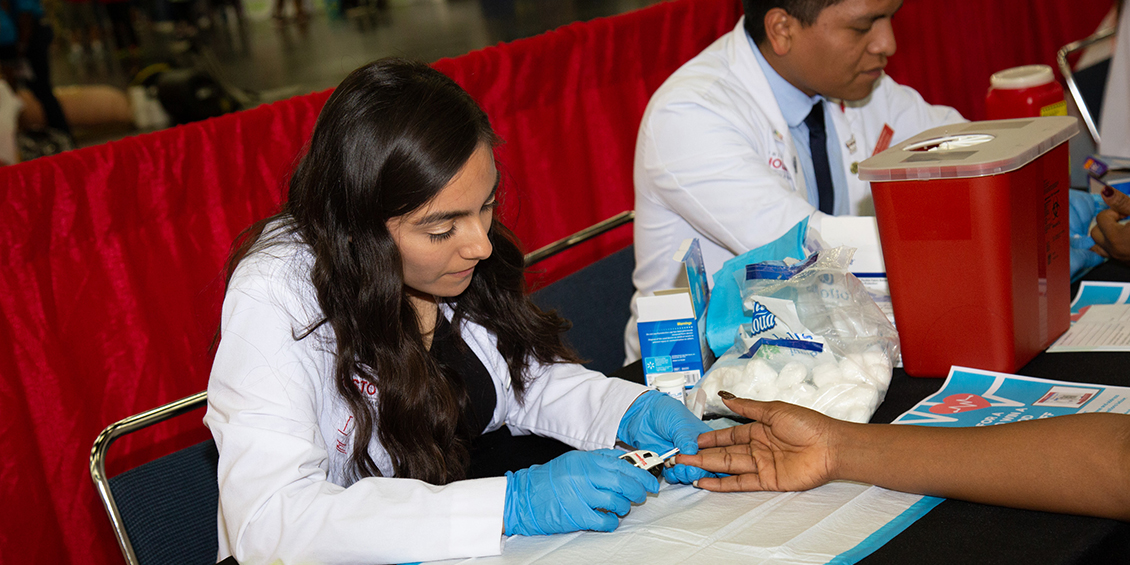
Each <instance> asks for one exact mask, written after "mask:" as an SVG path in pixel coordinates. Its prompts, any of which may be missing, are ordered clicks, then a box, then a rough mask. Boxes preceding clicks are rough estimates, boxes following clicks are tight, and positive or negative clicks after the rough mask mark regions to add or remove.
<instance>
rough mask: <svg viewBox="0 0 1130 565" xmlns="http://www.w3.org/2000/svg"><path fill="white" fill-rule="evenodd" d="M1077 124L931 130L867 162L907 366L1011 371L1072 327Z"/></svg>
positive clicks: (922, 373) (936, 372)
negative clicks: (1071, 159)
mask: <svg viewBox="0 0 1130 565" xmlns="http://www.w3.org/2000/svg"><path fill="white" fill-rule="evenodd" d="M1077 130H1078V126H1077V125H1076V120H1075V118H1071V117H1049V118H1027V119H1018V120H999V121H988V122H973V123H965V124H955V125H950V126H943V127H939V128H934V129H932V130H929V131H926V132H924V133H922V134H920V135H917V136H915V137H913V138H911V139H909V140H907V141H905V142H903V143H900V144H898V145H896V146H895V147H891V148H890V149H888V150H886V151H884V152H882V153H880V154H878V155H875V156H873V157H871V158H870V159H868V160H866V161H864V162H862V163H860V165H859V177H860V178H861V179H863V180H868V181H871V194H872V195H873V197H874V199H875V215H876V217H877V220H878V224H879V238H880V241H881V243H882V247H883V259H884V261H885V263H886V266H887V279H888V282H889V284H890V289H891V303H892V306H893V307H894V314H895V322H896V324H897V325H898V331H899V339H900V341H901V343H902V359H903V366H904V367H905V369H906V372H907V374H909V375H912V376H916V377H944V376H946V374H947V373H948V372H949V368H950V366H951V365H960V366H965V367H973V368H978V369H986V370H990V371H1001V372H1014V371H1015V370H1016V369H1019V368H1020V367H1022V366H1023V365H1024V364H1026V363H1027V362H1028V361H1030V360H1031V359H1032V358H1033V357H1035V356H1036V354H1038V353H1039V352H1041V351H1043V350H1044V349H1045V348H1047V346H1048V345H1050V344H1051V343H1052V342H1053V341H1054V340H1055V339H1056V338H1058V337H1059V336H1060V334H1062V333H1063V332H1065V331H1067V328H1068V325H1069V319H1068V316H1069V312H1070V300H1071V296H1070V284H1071V282H1070V267H1069V265H1068V252H1069V246H1068V238H1069V236H1068V225H1067V222H1068V216H1069V213H1068V204H1067V191H1068V189H1069V187H1070V184H1069V181H1070V179H1069V175H1068V167H1067V160H1068V151H1067V143H1066V142H1067V140H1068V138H1070V137H1071V136H1073V135H1075V133H1076V131H1077Z"/></svg>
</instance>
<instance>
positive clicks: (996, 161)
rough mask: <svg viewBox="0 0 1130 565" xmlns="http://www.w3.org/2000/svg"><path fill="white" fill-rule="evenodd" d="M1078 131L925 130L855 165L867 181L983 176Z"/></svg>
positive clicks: (1063, 125)
mask: <svg viewBox="0 0 1130 565" xmlns="http://www.w3.org/2000/svg"><path fill="white" fill-rule="evenodd" d="M1078 131H1079V125H1078V123H1077V120H1076V118H1073V117H1071V116H1049V117H1043V118H1022V119H1016V120H991V121H984V122H968V123H963V124H951V125H948V126H941V127H936V128H934V129H930V130H927V131H924V132H922V133H920V134H918V135H916V136H914V137H912V138H910V139H908V140H906V141H904V142H902V143H899V144H898V145H895V146H894V147H891V148H890V149H887V150H886V151H883V152H882V153H879V154H878V155H875V156H873V157H871V158H870V159H867V160H866V161H864V162H862V163H860V164H859V178H860V179H861V180H866V181H879V182H882V181H903V180H929V179H957V178H971V177H983V176H988V175H996V174H1000V173H1007V172H1011V171H1015V170H1016V169H1019V168H1020V167H1023V166H1024V165H1027V164H1028V163H1030V162H1032V161H1034V160H1035V159H1036V158H1037V157H1039V156H1040V155H1043V154H1044V153H1047V152H1048V151H1050V150H1051V149H1052V148H1054V147H1055V146H1057V145H1059V144H1060V143H1063V142H1065V141H1067V140H1068V139H1070V138H1071V136H1073V135H1075V134H1076V133H1077V132H1078Z"/></svg>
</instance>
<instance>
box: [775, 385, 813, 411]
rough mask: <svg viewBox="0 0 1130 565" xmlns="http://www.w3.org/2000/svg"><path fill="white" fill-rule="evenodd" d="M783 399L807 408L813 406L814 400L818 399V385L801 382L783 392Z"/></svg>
mask: <svg viewBox="0 0 1130 565" xmlns="http://www.w3.org/2000/svg"><path fill="white" fill-rule="evenodd" d="M781 400H782V401H784V402H788V403H789V404H796V405H798V406H804V407H806V408H807V407H811V406H812V402H813V401H814V400H816V387H814V386H812V385H810V384H807V383H801V384H799V385H797V386H795V387H793V388H792V389H791V390H788V391H785V392H782V393H781Z"/></svg>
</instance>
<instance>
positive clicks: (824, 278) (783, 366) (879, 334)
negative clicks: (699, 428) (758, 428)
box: [688, 247, 899, 422]
mask: <svg viewBox="0 0 1130 565" xmlns="http://www.w3.org/2000/svg"><path fill="white" fill-rule="evenodd" d="M854 252H855V250H854V249H850V248H844V247H838V248H835V249H828V250H823V251H821V252H820V253H819V254H818V255H814V256H812V257H810V258H809V259H807V260H805V261H804V262H802V263H799V264H796V265H792V266H785V265H783V264H779V263H762V264H757V265H750V266H749V267H747V269H746V272H745V273H740V274H739V275H738V277H739V281H738V282H739V286H740V288H741V290H742V305H743V307H744V308H745V310H746V312H747V313H748V314H749V315H750V323H748V324H743V325H742V326H741V328H739V331H738V335H737V338H736V339H735V345H734V347H733V348H731V350H730V351H728V352H727V353H726V354H724V355H722V357H721V358H719V359H718V360H717V361H716V362H715V363H714V365H713V366H712V367H711V369H710V370H709V371H708V372H707V374H706V375H705V376H704V377H703V379H702V380H700V381H699V384H698V386H697V387H696V388H695V389H694V390H692V393H691V395H690V396H689V398H688V405H689V406H690V407H691V409H692V410H693V411H695V413H696V414H699V415H711V414H714V415H723V416H734V415H735V414H733V413H732V412H730V410H729V409H727V408H726V406H725V405H724V404H723V403H722V400H721V398H719V397H718V391H719V390H727V391H729V392H731V393H733V394H735V395H737V396H740V397H745V398H752V399H755V400H781V401H785V402H790V403H793V404H799V405H801V406H805V407H808V408H812V409H814V410H817V411H819V412H822V413H824V414H827V415H829V416H832V417H834V418H839V419H843V420H850V421H853V422H866V421H868V420H869V419H870V418H871V415H872V414H873V413H874V412H875V409H876V408H878V406H879V403H880V402H882V400H883V397H884V396H885V395H886V392H887V387H888V386H889V384H890V381H891V368H892V366H893V365H894V364H893V363H892V360H894V359H898V354H899V344H898V334H897V333H896V332H895V329H894V326H892V325H891V323H890V321H889V320H888V319H887V317H886V315H884V314H883V312H882V310H880V309H879V306H878V305H876V304H875V302H874V300H872V298H871V296H870V294H868V292H867V289H866V288H864V287H863V284H862V283H861V282H859V279H857V278H855V276H854V275H852V274H851V272H850V271H849V270H848V265H849V264H850V263H851V257H852V255H853V254H854ZM789 343H792V344H794V345H793V346H788V345H785V344H789ZM766 344H772V345H770V346H768V347H765V345H766ZM806 344H808V345H806ZM813 344H818V345H817V346H814V347H815V349H811V348H809V347H808V346H809V345H813Z"/></svg>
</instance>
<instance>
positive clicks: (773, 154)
mask: <svg viewBox="0 0 1130 565" xmlns="http://www.w3.org/2000/svg"><path fill="white" fill-rule="evenodd" d="M743 24H744V18H743V19H742V20H739V21H738V24H737V27H735V28H734V30H733V31H732V32H730V33H727V34H726V35H723V36H722V37H721V38H719V39H718V40H717V41H715V42H714V43H713V44H712V45H711V46H710V47H708V48H706V50H704V51H703V52H702V53H700V54H698V55H697V56H695V58H693V59H691V60H690V61H688V62H687V63H686V64H685V65H683V66H682V67H681V68H679V70H677V71H675V73H674V74H672V75H671V77H669V78H668V79H667V81H666V82H664V83H663V85H662V86H660V87H659V90H657V91H656V93H655V95H653V96H652V98H651V101H650V102H649V103H648V106H647V110H646V111H645V113H644V117H643V121H642V123H641V124H640V130H639V135H638V138H637V140H636V160H635V171H634V178H635V189H636V203H635V211H636V219H635V254H636V269H635V273H634V275H633V282H634V283H635V286H636V290H637V293H636V296H650V295H651V294H653V293H654V292H655V291H657V290H664V289H668V288H673V287H675V286H676V277H677V276H678V274H679V272H680V269H681V266H680V265H679V263H677V262H676V261H674V260H672V256H673V255H674V253H675V251H676V250H677V249H678V248H679V244H680V243H681V242H682V241H683V240H684V239H687V238H692V237H697V238H698V239H699V241H700V243H701V244H702V255H703V259H704V261H705V263H706V271H707V273H714V272H715V271H717V270H718V269H719V268H720V267H721V266H722V263H724V262H725V261H726V260H727V259H730V258H732V257H734V256H736V255H739V254H741V253H745V252H746V251H749V250H750V249H755V248H757V247H760V246H762V245H765V244H767V243H769V242H771V241H773V240H775V239H777V238H778V237H780V236H782V235H784V234H785V232H787V231H788V230H789V229H790V228H792V227H793V226H794V225H795V224H796V223H797V222H799V221H801V220H803V219H804V218H811V219H810V223H809V225H811V226H813V227H817V228H818V227H819V222H820V219H821V217H822V216H823V214H822V213H821V212H819V211H817V210H816V208H815V207H814V206H813V205H812V204H809V203H808V201H807V200H806V195H807V189H806V187H805V184H804V174H803V173H802V172H800V171H798V169H797V165H798V164H797V157H796V149H795V147H794V146H793V141H792V137H791V135H790V134H789V127H788V124H787V123H786V122H785V119H784V117H783V116H782V114H781V110H780V107H779V106H778V104H777V101H776V99H775V98H774V96H773V92H772V90H770V88H769V82H768V81H767V80H766V78H765V74H764V73H763V72H762V71H761V67H760V65H758V63H757V60H756V58H755V55H754V53H753V48H752V46H751V45H750V42H749V40H748V39H747V37H746V32H745V30H744V28H743V27H742V26H743ZM824 103H825V104H828V105H829V106H830V107H831V108H830V110H831V112H830V113H831V115H832V119H833V123H834V126H835V129H836V135H837V137H838V138H839V142H840V143H841V144H842V145H841V147H840V149H841V151H842V154H843V163H842V164H841V166H843V167H844V170H845V176H846V178H847V184H848V186H847V196H848V199H849V202H850V210H851V213H852V214H853V215H873V213H874V212H873V210H874V208H873V206H872V202H871V190H870V185H869V183H867V182H865V181H861V180H859V177H858V175H857V174H856V173H855V165H856V164H857V163H858V162H860V161H863V160H864V159H866V158H868V157H870V156H871V154H872V152H873V150H874V149H875V147H876V145H877V143H878V142H879V139H880V136H881V135H883V131H884V129H885V128H886V129H889V130H891V133H890V134H889V135H890V141H889V145H894V144H895V143H898V142H900V141H902V140H904V139H907V138H909V137H911V136H913V135H915V134H918V133H920V132H922V131H924V130H926V129H929V128H932V127H935V126H939V125H943V124H947V123H953V122H958V121H961V120H962V117H961V115H960V114H958V113H957V111H956V110H954V109H952V108H949V107H945V106H931V105H929V104H927V103H926V102H925V101H924V100H923V99H922V97H921V96H920V95H919V94H918V93H917V92H915V91H914V89H911V88H909V87H906V86H900V85H899V84H897V83H895V82H894V81H893V80H892V79H891V78H890V77H887V76H885V75H884V76H883V77H882V79H880V80H879V81H878V82H877V84H876V86H875V89H874V91H873V92H872V93H871V95H870V96H869V97H868V98H866V99H864V100H861V101H858V102H847V103H840V102H839V101H825V102H824ZM832 166H833V167H834V166H836V164H835V163H833V164H832ZM626 346H627V349H628V351H629V361H631V360H633V359H636V358H638V357H639V345H638V341H636V332H635V300H634V299H633V301H632V319H631V321H630V322H629V324H628V328H627V332H626Z"/></svg>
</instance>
